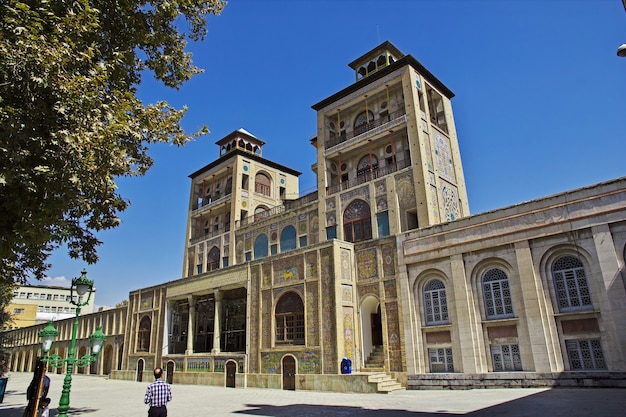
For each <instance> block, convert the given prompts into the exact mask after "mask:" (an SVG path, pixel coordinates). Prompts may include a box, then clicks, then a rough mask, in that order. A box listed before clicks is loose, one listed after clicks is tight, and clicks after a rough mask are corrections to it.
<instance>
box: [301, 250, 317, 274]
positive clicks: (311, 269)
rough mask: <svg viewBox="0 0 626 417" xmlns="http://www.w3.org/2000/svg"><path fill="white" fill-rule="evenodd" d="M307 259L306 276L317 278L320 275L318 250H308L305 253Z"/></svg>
mask: <svg viewBox="0 0 626 417" xmlns="http://www.w3.org/2000/svg"><path fill="white" fill-rule="evenodd" d="M304 257H305V260H306V278H309V279H316V278H319V277H318V269H317V252H315V251H313V252H308V253H307V254H306V255H304Z"/></svg>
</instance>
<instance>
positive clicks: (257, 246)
mask: <svg viewBox="0 0 626 417" xmlns="http://www.w3.org/2000/svg"><path fill="white" fill-rule="evenodd" d="M266 256H267V235H265V234H260V235H258V236H257V238H256V239H255V240H254V259H260V258H265V257H266Z"/></svg>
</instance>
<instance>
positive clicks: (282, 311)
mask: <svg viewBox="0 0 626 417" xmlns="http://www.w3.org/2000/svg"><path fill="white" fill-rule="evenodd" d="M275 318H276V343H277V344H293V345H303V344H304V330H305V329H304V304H303V303H302V299H301V298H300V296H299V295H297V294H296V293H294V292H289V293H287V294H285V295H283V296H282V297H281V299H280V300H279V301H278V303H277V304H276V316H275Z"/></svg>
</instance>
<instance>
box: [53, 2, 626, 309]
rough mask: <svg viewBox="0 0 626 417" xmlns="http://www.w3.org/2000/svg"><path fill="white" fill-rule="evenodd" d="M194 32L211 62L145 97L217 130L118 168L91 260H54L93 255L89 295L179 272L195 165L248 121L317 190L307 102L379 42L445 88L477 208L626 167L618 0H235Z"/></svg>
mask: <svg viewBox="0 0 626 417" xmlns="http://www.w3.org/2000/svg"><path fill="white" fill-rule="evenodd" d="M208 29H209V33H208V37H207V39H206V40H205V42H204V43H201V44H195V45H190V47H191V50H192V52H193V53H194V61H195V63H196V64H197V65H198V66H200V67H202V68H204V69H205V72H204V73H203V74H202V75H199V76H197V77H195V78H194V79H193V80H191V81H190V82H189V83H187V84H186V85H185V86H184V87H183V88H182V89H181V90H179V91H170V90H168V89H166V88H165V87H161V86H159V85H157V84H155V83H154V82H152V80H151V77H150V79H146V80H144V83H143V84H142V85H141V86H140V93H141V94H140V95H141V97H142V99H143V100H144V101H146V102H155V101H156V100H159V99H166V100H168V101H169V102H170V103H171V104H172V105H174V106H176V107H180V106H182V105H187V106H188V107H189V112H188V114H187V116H186V118H185V119H184V122H183V124H184V126H185V127H186V128H187V129H188V130H190V131H191V130H194V129H195V128H196V127H198V126H200V125H203V124H206V125H207V126H208V127H209V129H210V130H211V134H210V135H208V136H205V137H203V138H201V139H198V140H197V141H195V142H193V143H190V144H188V145H186V146H185V147H183V148H177V147H174V146H166V145H161V146H154V147H153V148H152V150H151V155H152V156H153V157H154V160H155V165H154V167H153V168H152V170H150V171H149V173H148V174H147V175H146V176H145V177H140V178H132V179H122V180H120V181H119V185H120V191H121V193H122V194H123V195H124V196H125V197H126V198H128V199H130V200H131V202H132V205H131V207H130V208H129V209H128V210H127V211H126V212H125V213H123V214H122V221H123V223H122V224H121V226H120V227H119V228H117V229H115V230H113V231H107V232H105V233H102V234H100V239H101V240H103V241H104V244H103V245H102V246H101V248H100V251H99V254H100V261H99V262H98V263H97V264H95V265H86V264H85V263H84V262H79V261H72V260H70V259H69V257H68V256H67V254H66V253H65V252H57V253H55V254H54V256H53V257H52V258H51V262H52V268H51V269H50V271H49V275H50V277H51V278H52V279H51V282H52V283H57V284H58V283H62V282H63V281H64V279H66V280H69V279H71V278H72V277H76V276H79V275H80V271H81V269H82V268H87V271H88V276H89V277H90V278H91V279H93V280H95V285H96V287H97V293H96V304H97V305H114V304H116V303H117V302H119V301H121V300H123V299H126V298H128V292H129V291H131V290H135V289H138V288H143V287H147V286H150V285H155V284H158V283H162V282H166V281H171V280H176V279H179V278H180V276H181V271H182V260H183V250H184V247H185V226H186V214H187V208H188V201H189V187H190V179H189V178H188V175H189V174H190V173H192V172H194V171H196V170H197V169H199V168H201V167H203V166H204V165H206V164H208V163H209V162H211V161H213V160H214V159H216V158H217V157H218V156H219V153H218V151H219V149H218V147H217V145H215V142H216V141H217V140H219V139H220V138H222V137H223V136H225V135H227V134H228V133H230V132H232V131H233V130H236V129H238V128H241V127H243V128H245V129H246V130H248V131H250V132H251V133H253V134H254V135H256V136H257V137H259V138H261V139H263V140H264V141H266V142H267V144H266V145H265V147H264V152H263V156H264V157H266V158H268V159H270V160H272V161H275V162H278V163H280V164H283V165H287V166H289V167H292V168H294V169H296V170H298V171H300V172H302V176H301V177H300V190H301V191H304V190H308V189H311V188H314V187H315V185H316V183H315V177H314V175H313V173H312V171H311V165H312V164H313V163H314V162H315V151H314V148H313V147H312V146H311V145H310V143H309V138H310V136H311V135H313V134H315V132H316V126H315V123H316V115H315V112H314V111H313V110H312V109H311V105H313V104H315V103H317V102H319V101H321V100H323V99H325V98H327V97H328V96H330V95H332V94H333V93H335V92H336V91H338V90H340V89H342V88H344V87H346V86H348V85H349V84H351V83H353V82H354V73H353V71H352V70H351V69H350V68H349V67H348V63H349V62H351V61H352V60H353V59H355V58H357V57H359V56H361V55H362V54H363V53H365V52H367V51H368V50H370V49H371V48H373V47H375V46H376V45H378V44H379V43H382V42H383V41H385V40H389V41H390V42H392V43H393V44H394V45H396V46H397V47H398V48H399V49H400V50H401V51H402V52H404V53H405V54H411V55H413V56H414V57H415V58H416V59H417V60H418V61H420V62H421V63H422V64H423V65H424V66H425V67H426V68H428V69H429V70H430V71H431V72H432V73H433V74H434V75H435V76H436V77H438V78H439V79H440V80H441V81H442V82H443V83H444V84H446V85H447V86H448V87H449V88H450V89H451V90H452V91H453V92H454V93H455V94H456V97H455V98H454V99H453V100H452V104H453V109H454V112H455V122H456V128H457V134H458V138H459V142H460V146H461V157H462V160H463V167H464V170H465V180H466V183H467V188H468V195H469V203H470V210H471V212H472V214H477V213H481V212H484V211H488V210H493V209H497V208H501V207H505V206H509V205H513V204H517V203H521V202H524V201H528V200H532V199H536V198H540V197H543V196H547V195H550V194H554V193H558V192H561V191H566V190H569V189H573V188H578V187H583V186H587V185H591V184H595V183H598V182H602V181H606V180H610V179H613V178H618V177H622V176H626V163H625V155H626V152H625V151H626V133H625V132H626V129H625V128H626V125H625V124H626V58H619V57H617V55H616V50H617V47H618V46H619V45H620V44H622V43H626V12H625V11H624V6H623V4H622V2H621V0H483V1H479V0H456V1H455V0H430V1H429V0H402V1H401V0H396V1H394V0H379V1H367V0H359V1H356V0H334V1H331V0H328V1H323V0H322V1H320V0H318V1H305V0H283V1H278V0H264V1H258V0H230V2H229V4H228V5H227V6H226V8H225V9H224V12H223V13H222V15H221V16H219V17H211V18H210V19H209V24H208Z"/></svg>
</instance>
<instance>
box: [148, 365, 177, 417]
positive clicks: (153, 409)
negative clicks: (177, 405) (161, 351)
mask: <svg viewBox="0 0 626 417" xmlns="http://www.w3.org/2000/svg"><path fill="white" fill-rule="evenodd" d="M162 376H163V369H161V368H154V378H155V379H156V381H154V382H153V383H152V384H150V385H148V389H147V390H146V396H145V397H144V399H143V402H144V403H146V404H148V405H150V408H149V409H148V417H167V403H168V402H169V401H172V389H171V388H170V384H168V383H167V382H165V381H163V380H162V379H161V377H162Z"/></svg>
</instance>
